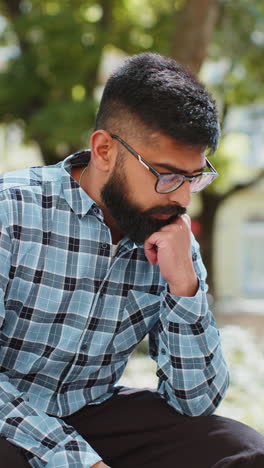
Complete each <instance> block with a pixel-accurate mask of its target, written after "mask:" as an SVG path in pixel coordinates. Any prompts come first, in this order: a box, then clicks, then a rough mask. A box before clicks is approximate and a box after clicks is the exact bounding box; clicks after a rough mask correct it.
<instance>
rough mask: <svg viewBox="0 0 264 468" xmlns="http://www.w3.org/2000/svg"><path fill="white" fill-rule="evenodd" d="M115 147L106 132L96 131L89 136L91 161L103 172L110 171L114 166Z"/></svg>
mask: <svg viewBox="0 0 264 468" xmlns="http://www.w3.org/2000/svg"><path fill="white" fill-rule="evenodd" d="M115 158H116V146H115V144H114V141H113V138H112V137H111V135H110V134H109V133H108V132H107V131H106V130H102V129H100V130H96V131H95V132H94V133H93V134H92V136H91V160H92V163H93V164H94V166H95V167H96V168H97V169H98V170H99V171H103V172H109V171H111V170H112V168H113V166H114V164H115Z"/></svg>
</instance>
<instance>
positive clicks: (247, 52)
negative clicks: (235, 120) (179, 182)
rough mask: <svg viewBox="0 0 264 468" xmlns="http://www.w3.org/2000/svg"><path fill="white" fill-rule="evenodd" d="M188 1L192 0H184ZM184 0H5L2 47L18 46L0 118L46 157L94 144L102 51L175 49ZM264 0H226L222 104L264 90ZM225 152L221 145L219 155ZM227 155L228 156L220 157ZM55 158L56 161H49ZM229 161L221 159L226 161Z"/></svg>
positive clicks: (219, 39)
mask: <svg viewBox="0 0 264 468" xmlns="http://www.w3.org/2000/svg"><path fill="white" fill-rule="evenodd" d="M185 1H186V0H185ZM183 4H184V0H163V2H160V1H159V0H107V1H105V0H97V1H96V0H83V1H82V0H20V1H19V0H16V1H14V2H13V1H12V2H10V1H9V0H0V13H1V14H2V15H3V17H4V18H5V20H6V26H5V28H3V31H2V33H1V35H0V42H1V44H2V45H3V46H7V45H8V46H10V45H13V46H16V49H14V50H16V51H17V53H16V54H14V55H13V56H12V57H10V59H9V60H8V62H7V63H6V64H5V67H2V68H1V69H0V121H2V122H18V123H20V124H22V125H23V128H24V129H25V138H26V139H27V140H35V141H37V142H38V143H39V145H40V147H41V149H42V152H43V155H44V158H45V156H46V154H53V158H54V160H56V158H57V159H58V158H59V157H61V154H60V152H59V151H57V149H58V147H60V146H61V145H62V144H64V146H65V145H66V146H67V147H68V148H70V149H71V150H76V149H79V148H81V147H83V146H87V144H88V134H89V132H90V131H91V129H92V128H93V122H94V117H95V112H96V107H97V100H96V92H95V91H96V87H97V84H98V70H99V66H100V63H101V58H102V54H103V52H104V51H105V50H107V49H108V48H109V47H115V48H116V49H120V50H121V51H122V52H124V53H125V54H134V53H139V52H142V51H145V50H153V51H157V52H160V53H162V54H167V55H168V54H169V53H170V50H171V49H172V40H173V32H174V27H175V18H176V15H177V11H178V9H179V8H181V7H182V5H183ZM263 10H264V7H263V2H262V0H261V1H260V0H252V1H247V0H238V1H237V2H231V1H230V0H220V16H219V21H218V25H217V28H216V31H215V34H214V38H213V41H212V42H211V44H210V48H209V58H210V59H211V60H213V61H215V63H217V62H218V63H220V62H221V61H222V62H223V63H224V65H223V67H222V68H223V69H222V70H221V73H220V75H221V74H222V78H221V80H220V81H217V80H216V81H213V82H212V83H210V85H211V86H212V89H213V90H214V91H215V92H216V93H217V95H218V96H219V100H220V102H222V103H223V104H222V106H221V107H222V108H223V109H224V110H226V108H227V106H229V105H230V104H235V103H241V104H242V103H247V102H252V101H257V100H259V99H260V97H261V96H262V98H263V95H264V92H263V88H264V84H263V83H264V79H263V78H264V68H263V66H262V59H263V45H264V39H263V36H264V31H263V21H262V22H261V18H262V19H263V13H264V11H263ZM220 153H221V151H220V152H219V155H220ZM220 159H221V158H220ZM49 162H51V161H50V160H49ZM220 164H222V163H220Z"/></svg>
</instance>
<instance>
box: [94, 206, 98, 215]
mask: <svg viewBox="0 0 264 468" xmlns="http://www.w3.org/2000/svg"><path fill="white" fill-rule="evenodd" d="M93 212H94V213H95V214H98V213H99V210H98V208H97V207H96V206H94V207H93Z"/></svg>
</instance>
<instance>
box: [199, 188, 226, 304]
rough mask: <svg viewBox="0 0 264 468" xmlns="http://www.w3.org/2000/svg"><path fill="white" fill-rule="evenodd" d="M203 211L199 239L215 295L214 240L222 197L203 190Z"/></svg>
mask: <svg viewBox="0 0 264 468" xmlns="http://www.w3.org/2000/svg"><path fill="white" fill-rule="evenodd" d="M201 200H202V206H203V209H202V212H201V214H200V216H199V218H198V221H199V222H200V223H201V226H202V229H201V234H200V235H199V238H198V241H199V243H200V247H201V254H202V258H203V262H204V264H205V267H206V269H207V283H208V285H209V292H210V294H212V295H214V292H215V284H214V264H213V263H214V255H213V240H214V228H215V219H216V213H217V209H218V206H219V204H220V203H221V201H222V197H221V196H220V195H217V194H215V193H212V192H206V191H205V192H201Z"/></svg>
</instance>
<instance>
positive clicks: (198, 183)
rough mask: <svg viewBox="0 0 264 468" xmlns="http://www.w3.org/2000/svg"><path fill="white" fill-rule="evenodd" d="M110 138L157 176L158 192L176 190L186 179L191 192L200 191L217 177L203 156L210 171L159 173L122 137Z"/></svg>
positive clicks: (156, 187)
mask: <svg viewBox="0 0 264 468" xmlns="http://www.w3.org/2000/svg"><path fill="white" fill-rule="evenodd" d="M110 135H111V137H112V138H115V139H116V140H118V141H119V143H121V145H123V146H124V147H125V148H126V149H127V150H128V151H129V152H130V153H131V154H133V156H135V158H137V159H138V161H139V162H140V163H141V164H142V165H143V166H144V167H145V168H146V169H148V171H150V172H152V174H154V175H155V176H156V177H157V181H156V184H155V190H156V192H158V193H170V192H173V191H174V190H177V189H178V188H179V187H180V186H181V185H182V184H183V183H184V182H185V181H186V180H187V181H188V182H190V189H191V192H192V193H196V192H200V191H201V190H203V189H205V188H206V187H207V186H208V185H209V184H211V183H212V182H213V181H214V180H215V179H216V177H218V173H217V172H216V170H215V169H214V167H213V166H212V164H211V163H210V162H209V161H208V159H207V158H205V161H206V166H207V168H208V169H209V170H210V171H211V172H201V173H200V174H197V175H194V176H185V175H182V174H176V173H171V172H170V173H164V172H163V173H160V172H158V171H156V169H154V167H152V166H151V165H150V164H149V163H148V162H147V161H146V160H145V159H143V158H142V156H140V154H138V153H137V152H136V151H135V150H134V149H133V148H131V146H130V145H129V144H128V143H126V142H125V141H124V140H122V138H120V137H119V136H117V135H113V134H110Z"/></svg>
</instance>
